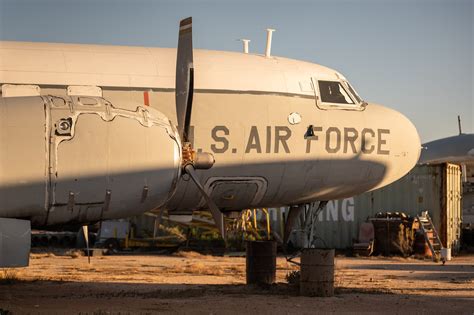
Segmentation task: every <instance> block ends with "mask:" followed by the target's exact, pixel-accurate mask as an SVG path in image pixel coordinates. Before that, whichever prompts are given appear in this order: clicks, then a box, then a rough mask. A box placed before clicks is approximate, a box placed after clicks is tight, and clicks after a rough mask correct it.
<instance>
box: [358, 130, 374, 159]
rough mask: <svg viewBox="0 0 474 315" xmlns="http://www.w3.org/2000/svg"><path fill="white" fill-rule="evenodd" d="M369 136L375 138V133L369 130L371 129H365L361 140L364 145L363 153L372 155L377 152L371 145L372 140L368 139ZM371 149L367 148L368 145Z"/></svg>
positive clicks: (362, 146)
mask: <svg viewBox="0 0 474 315" xmlns="http://www.w3.org/2000/svg"><path fill="white" fill-rule="evenodd" d="M367 134H370V136H371V137H372V138H374V137H375V131H373V130H372V129H369V128H364V129H362V132H361V134H360V136H361V138H362V144H361V151H362V153H367V154H369V153H372V152H374V150H375V145H373V144H371V142H372V141H371V140H372V139H367ZM369 144H370V146H369V147H367V145H369Z"/></svg>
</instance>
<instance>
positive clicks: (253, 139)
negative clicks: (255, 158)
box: [245, 126, 262, 153]
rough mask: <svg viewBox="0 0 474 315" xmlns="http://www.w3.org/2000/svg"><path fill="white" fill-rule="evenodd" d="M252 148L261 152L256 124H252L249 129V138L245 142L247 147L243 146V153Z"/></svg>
mask: <svg viewBox="0 0 474 315" xmlns="http://www.w3.org/2000/svg"><path fill="white" fill-rule="evenodd" d="M252 149H254V150H257V153H262V147H261V146H260V136H259V135H258V129H257V126H252V129H250V135H249V140H248V142H247V147H246V148H245V153H249V152H250V150H252Z"/></svg>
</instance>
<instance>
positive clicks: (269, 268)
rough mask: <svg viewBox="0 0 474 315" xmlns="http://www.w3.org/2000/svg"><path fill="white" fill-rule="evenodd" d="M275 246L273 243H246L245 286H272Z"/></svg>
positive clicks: (274, 274) (274, 272)
mask: <svg viewBox="0 0 474 315" xmlns="http://www.w3.org/2000/svg"><path fill="white" fill-rule="evenodd" d="M276 253H277V244H276V242H274V241H248V242H247V259H246V266H247V268H246V272H247V284H272V283H274V282H275V276H276Z"/></svg>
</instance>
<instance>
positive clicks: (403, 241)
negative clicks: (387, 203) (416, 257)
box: [370, 212, 415, 257]
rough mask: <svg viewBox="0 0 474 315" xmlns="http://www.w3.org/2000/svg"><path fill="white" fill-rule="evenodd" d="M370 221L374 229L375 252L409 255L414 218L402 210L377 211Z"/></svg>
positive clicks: (412, 237)
mask: <svg viewBox="0 0 474 315" xmlns="http://www.w3.org/2000/svg"><path fill="white" fill-rule="evenodd" d="M370 221H371V222H372V224H373V225H374V230H375V249H374V252H375V253H376V254H381V255H385V256H390V255H402V256H405V257H406V256H409V255H411V254H412V252H413V243H414V239H415V233H414V229H413V222H414V218H411V217H410V216H408V215H406V214H405V213H403V212H384V213H382V212H379V213H377V214H376V215H375V217H374V218H371V219H370Z"/></svg>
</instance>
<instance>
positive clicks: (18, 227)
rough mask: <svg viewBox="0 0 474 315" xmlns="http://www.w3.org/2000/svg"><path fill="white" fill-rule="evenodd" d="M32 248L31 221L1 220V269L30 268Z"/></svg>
mask: <svg viewBox="0 0 474 315" xmlns="http://www.w3.org/2000/svg"><path fill="white" fill-rule="evenodd" d="M30 246H31V225H30V221H28V220H16V219H5V218H0V268H12V267H26V266H28V263H29V259H30Z"/></svg>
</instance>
